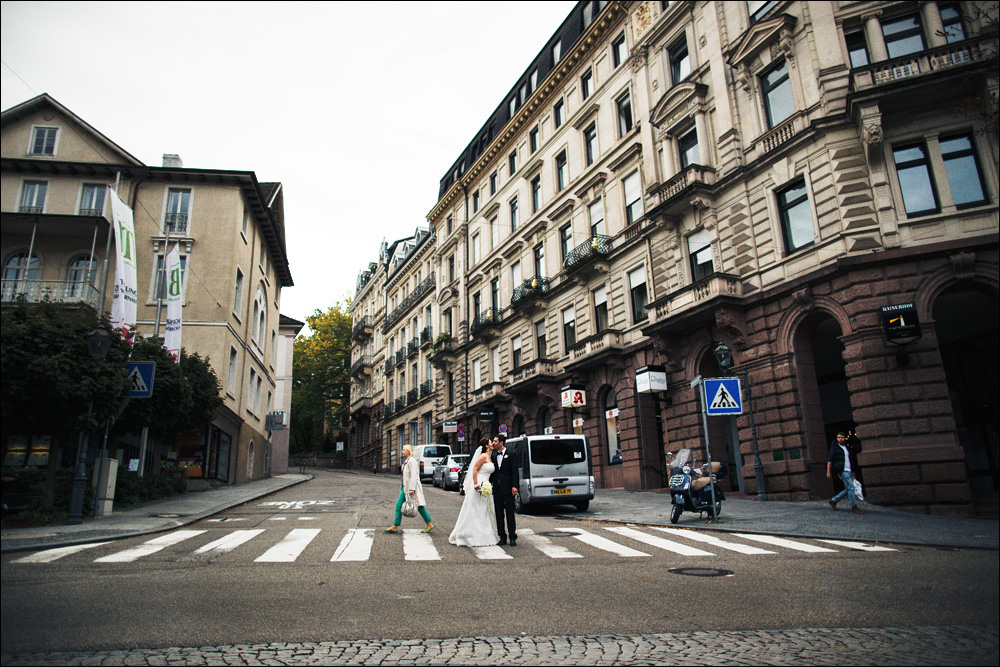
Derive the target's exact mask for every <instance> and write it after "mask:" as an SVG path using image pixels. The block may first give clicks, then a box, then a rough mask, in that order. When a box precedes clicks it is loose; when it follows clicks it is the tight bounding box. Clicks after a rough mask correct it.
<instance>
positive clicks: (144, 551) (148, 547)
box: [94, 530, 205, 563]
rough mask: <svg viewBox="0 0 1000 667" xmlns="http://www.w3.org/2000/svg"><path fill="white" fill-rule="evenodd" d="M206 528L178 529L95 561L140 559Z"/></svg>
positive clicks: (122, 561) (126, 561)
mask: <svg viewBox="0 0 1000 667" xmlns="http://www.w3.org/2000/svg"><path fill="white" fill-rule="evenodd" d="M204 532H205V531H204V530H178V531H176V532H173V533H170V534H169V535H164V536H162V537H157V538H155V539H152V540H149V541H148V542H145V543H143V544H140V545H139V546H137V547H135V548H134V549H126V550H125V551H119V552H118V553H114V554H111V555H110V556H105V557H103V558H98V559H97V560H95V561H94V562H95V563H131V562H132V561H135V560H139V559H140V558H142V557H144V556H149V555H151V554H155V553H156V552H157V551H160V550H162V549H166V548H167V547H169V546H173V545H175V544H178V543H180V542H183V541H184V540H187V539H190V538H192V537H194V536H195V535H201V534H202V533H204Z"/></svg>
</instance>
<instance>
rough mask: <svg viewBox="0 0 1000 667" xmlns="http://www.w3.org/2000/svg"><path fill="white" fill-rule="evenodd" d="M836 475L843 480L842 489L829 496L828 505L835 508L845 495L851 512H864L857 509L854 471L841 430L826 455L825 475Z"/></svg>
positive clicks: (844, 434) (830, 476) (845, 437)
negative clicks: (831, 496) (828, 453)
mask: <svg viewBox="0 0 1000 667" xmlns="http://www.w3.org/2000/svg"><path fill="white" fill-rule="evenodd" d="M834 475H837V477H839V478H840V479H841V481H843V482H844V490H843V491H841V492H840V493H838V494H837V495H835V496H834V497H833V498H831V499H830V500H829V501H828V502H829V503H830V507H832V508H833V509H837V503H838V502H840V500H841V499H842V498H843V497H844V496H847V500H848V501H849V502H850V503H851V512H853V513H854V514H864V512H862V511H861V510H860V509H858V499H857V498H856V497H855V495H854V471H853V470H852V469H851V452H850V451H849V450H848V449H847V434H846V433H844V432H843V431H841V432H840V433H838V434H837V441H836V442H834V443H833V444H832V445H830V455H829V456H827V457H826V476H827V477H829V478H830V479H833V476H834Z"/></svg>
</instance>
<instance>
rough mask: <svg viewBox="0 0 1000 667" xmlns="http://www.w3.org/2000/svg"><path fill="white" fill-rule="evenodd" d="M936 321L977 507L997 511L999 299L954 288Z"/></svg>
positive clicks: (939, 303)
mask: <svg viewBox="0 0 1000 667" xmlns="http://www.w3.org/2000/svg"><path fill="white" fill-rule="evenodd" d="M933 317H934V330H935V333H936V335H937V341H938V350H939V352H940V355H941V363H942V365H943V366H944V371H945V377H946V378H947V383H948V396H949V398H950V400H951V404H952V412H953V413H954V417H955V431H956V434H957V436H958V441H959V444H960V445H961V446H962V449H963V451H964V452H965V465H966V472H967V474H968V479H969V486H970V488H971V491H972V498H973V503H974V504H975V505H977V506H984V505H987V506H988V505H992V506H993V507H996V502H997V492H998V488H1000V481H998V421H1000V420H998V416H997V411H998V404H997V401H998V396H997V394H998V389H997V387H998V376H997V368H998V366H1000V360H998V350H1000V336H998V319H1000V308H998V305H997V294H996V292H995V291H992V290H989V289H986V288H982V287H979V286H976V285H968V284H966V285H963V286H956V287H952V288H950V289H947V290H945V291H944V292H942V293H941V294H940V295H939V296H938V297H937V299H935V301H934V305H933Z"/></svg>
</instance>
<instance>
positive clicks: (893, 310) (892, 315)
mask: <svg viewBox="0 0 1000 667" xmlns="http://www.w3.org/2000/svg"><path fill="white" fill-rule="evenodd" d="M879 322H880V323H881V325H882V333H883V334H884V335H885V342H886V343H888V344H890V345H909V344H910V343H913V342H915V341H918V340H920V337H921V333H920V319H919V318H918V317H917V304H915V303H913V302H910V303H900V304H897V305H894V306H882V309H881V312H880V314H879Z"/></svg>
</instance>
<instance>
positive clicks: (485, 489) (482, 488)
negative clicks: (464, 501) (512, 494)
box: [479, 482, 493, 498]
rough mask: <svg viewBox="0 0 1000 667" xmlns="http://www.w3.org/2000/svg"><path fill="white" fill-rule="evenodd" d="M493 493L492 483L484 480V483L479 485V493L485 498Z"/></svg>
mask: <svg viewBox="0 0 1000 667" xmlns="http://www.w3.org/2000/svg"><path fill="white" fill-rule="evenodd" d="M492 493H493V485H492V484H490V483H489V482H483V483H482V484H480V485H479V495H481V496H482V497H483V498H485V497H487V496H489V495H492Z"/></svg>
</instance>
